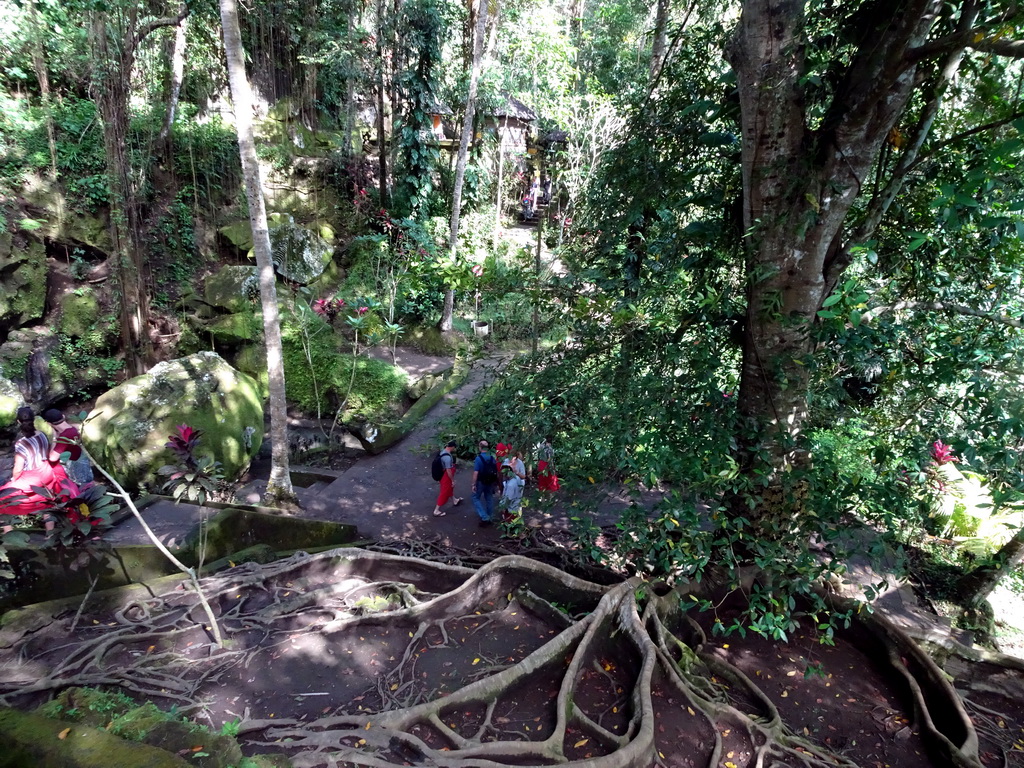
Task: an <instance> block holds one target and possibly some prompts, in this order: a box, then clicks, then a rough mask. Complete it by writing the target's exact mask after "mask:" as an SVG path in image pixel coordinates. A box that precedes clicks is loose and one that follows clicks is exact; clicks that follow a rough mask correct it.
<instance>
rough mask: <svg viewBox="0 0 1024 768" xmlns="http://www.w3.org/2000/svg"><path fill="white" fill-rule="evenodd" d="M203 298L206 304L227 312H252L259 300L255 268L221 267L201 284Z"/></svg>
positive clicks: (258, 285)
mask: <svg viewBox="0 0 1024 768" xmlns="http://www.w3.org/2000/svg"><path fill="white" fill-rule="evenodd" d="M203 298H204V299H205V301H206V303H207V304H210V305H211V306H214V307H219V308H220V309H226V310H227V311H228V312H252V311H253V310H254V309H255V308H257V307H258V304H259V298H260V284H259V279H258V276H257V272H256V267H247V266H234V265H229V266H226V267H221V268H220V269H218V270H217V271H216V272H214V273H213V274H212V275H210V276H209V277H207V278H206V280H205V282H204V283H203Z"/></svg>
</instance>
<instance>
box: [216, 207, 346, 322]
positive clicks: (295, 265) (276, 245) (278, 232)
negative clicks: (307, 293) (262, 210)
mask: <svg viewBox="0 0 1024 768" xmlns="http://www.w3.org/2000/svg"><path fill="white" fill-rule="evenodd" d="M267 224H268V226H269V228H270V253H271V259H272V260H273V262H274V269H275V270H276V271H277V273H278V274H279V275H281V276H282V277H284V278H286V279H288V280H291V281H292V282H294V283H299V284H300V285H308V284H309V283H312V282H313V281H315V280H316V279H317V278H319V277H320V276H321V275H322V274H323V273H324V270H325V269H327V268H328V266H329V265H330V264H331V259H332V256H333V253H334V246H333V245H332V243H333V241H334V228H333V227H331V225H330V224H328V223H327V222H324V221H320V220H317V221H315V222H314V223H313V224H311V225H310V226H308V227H307V226H303V225H301V224H298V223H296V221H295V217H294V216H292V215H291V214H288V213H272V214H270V216H269V217H268V220H267ZM219 231H220V234H221V235H222V236H223V237H224V238H226V239H227V240H228V241H229V242H230V243H231V244H232V245H234V246H235V247H236V248H238V249H239V250H240V251H244V252H245V253H247V254H248V255H249V257H250V258H253V252H252V249H253V238H252V227H251V225H250V224H249V222H248V221H238V222H235V223H234V224H228V225H227V226H224V227H221V228H220V230H219ZM246 269H248V270H252V275H253V277H252V279H251V284H250V282H246V283H245V285H244V286H243V285H237V284H232V283H230V282H229V283H228V284H227V285H223V286H222V285H221V283H222V281H224V280H225V279H227V277H229V276H230V275H231V274H232V273H233V272H236V271H239V270H246ZM255 270H256V268H255V267H243V266H234V267H224V268H222V269H221V270H219V271H218V273H217V275H221V273H225V272H226V273H227V274H226V275H222V276H221V277H219V278H218V277H217V275H214V276H211V277H210V278H208V279H207V285H208V288H207V296H206V300H207V301H208V302H209V303H210V304H213V305H214V306H223V307H226V308H227V309H230V310H231V311H237V307H236V306H232V305H228V304H226V303H224V302H225V300H226V299H227V298H230V297H232V296H239V295H246V294H245V293H243V289H244V290H245V291H247V292H248V295H250V296H254V297H255V298H256V299H258V298H259V283H258V282H256V277H255V275H256V271H255ZM235 280H236V281H239V280H240V279H239V278H235ZM211 282H212V283H213V286H214V287H215V288H216V293H215V294H214V295H212V296H211V293H210V287H209V286H210V284H211ZM252 286H254V288H253V287H252ZM214 299H216V300H214Z"/></svg>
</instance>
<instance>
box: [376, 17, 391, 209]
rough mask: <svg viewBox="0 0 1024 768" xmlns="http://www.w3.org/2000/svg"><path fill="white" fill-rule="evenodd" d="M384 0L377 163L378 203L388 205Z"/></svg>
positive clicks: (379, 31)
mask: <svg viewBox="0 0 1024 768" xmlns="http://www.w3.org/2000/svg"><path fill="white" fill-rule="evenodd" d="M386 96H387V90H386V87H385V84H384V0H377V163H378V173H379V174H380V205H381V207H382V208H387V207H388V156H387V148H386V142H385V137H384V101H385V99H386Z"/></svg>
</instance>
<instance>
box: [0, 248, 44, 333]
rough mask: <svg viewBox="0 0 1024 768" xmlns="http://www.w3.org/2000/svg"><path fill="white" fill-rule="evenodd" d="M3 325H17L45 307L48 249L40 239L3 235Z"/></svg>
mask: <svg viewBox="0 0 1024 768" xmlns="http://www.w3.org/2000/svg"><path fill="white" fill-rule="evenodd" d="M0 271H2V272H3V275H4V279H3V281H2V282H0V327H7V328H16V327H18V326H21V325H24V324H25V323H28V322H31V321H33V320H38V319H40V318H41V317H42V316H43V313H44V311H45V309H46V272H47V267H46V248H45V247H44V246H43V244H42V243H41V242H40V241H38V240H34V239H33V240H28V241H23V240H21V238H17V239H15V238H13V237H12V235H11V234H10V233H9V232H8V233H4V234H2V235H0Z"/></svg>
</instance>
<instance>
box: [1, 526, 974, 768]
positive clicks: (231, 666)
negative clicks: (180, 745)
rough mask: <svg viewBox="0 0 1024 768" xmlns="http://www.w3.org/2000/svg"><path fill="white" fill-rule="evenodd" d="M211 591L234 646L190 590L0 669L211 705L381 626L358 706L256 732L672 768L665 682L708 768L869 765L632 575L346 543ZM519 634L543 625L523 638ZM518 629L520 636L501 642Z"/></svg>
mask: <svg viewBox="0 0 1024 768" xmlns="http://www.w3.org/2000/svg"><path fill="white" fill-rule="evenodd" d="M426 552H430V554H431V555H432V556H433V557H436V558H437V559H442V558H441V557H440V555H441V553H440V552H439V551H438V550H437V549H435V548H434V547H433V545H432V544H430V543H427V544H424V545H421V546H420V548H419V549H418V553H420V554H424V553H426ZM447 559H451V554H450V553H449V555H448V558H447ZM455 559H458V557H457V556H456V558H455ZM202 588H203V591H204V593H205V594H206V595H207V598H208V601H209V603H210V604H211V605H212V606H213V608H214V610H215V611H216V612H217V613H218V621H219V623H220V625H221V627H222V629H223V632H224V634H225V638H226V639H227V640H228V641H229V642H228V643H227V644H226V647H225V648H223V649H221V648H217V647H216V646H215V645H214V644H213V642H212V637H206V638H203V639H201V641H200V642H196V637H197V635H196V624H195V622H196V621H197V620H199V621H201V620H202V611H201V608H198V607H197V605H198V604H197V601H196V597H195V594H194V593H192V592H190V591H186V590H184V589H175V590H172V591H171V592H168V593H166V594H162V595H157V596H155V597H151V598H146V599H137V600H132V601H129V602H126V603H125V604H124V605H123V606H121V607H119V608H118V609H117V610H116V611H114V612H113V613H112V614H107V615H106V617H105V620H104V621H101V622H99V623H96V622H97V621H99V620H98V619H93V621H94V623H93V624H92V625H91V626H82V627H81V628H80V629H79V631H78V634H77V636H76V638H75V639H74V640H73V641H71V640H69V641H68V642H67V643H66V644H65V645H64V646H63V647H56V646H55V644H54V643H53V642H52V637H51V636H48V635H46V633H45V632H39V633H33V632H29V631H26V632H25V633H24V635H23V636H22V637H21V639H20V640H19V641H18V642H16V643H14V645H13V646H12V648H11V649H8V658H10V659H12V661H13V663H10V664H7V665H0V701H2V702H3V703H11V704H14V703H18V702H19V701H26V700H29V699H31V698H32V695H33V694H39V693H42V692H46V691H54V690H56V689H59V688H63V687H66V686H69V685H117V686H119V687H121V688H123V689H126V690H128V691H130V692H133V693H135V694H137V695H139V696H144V697H147V698H152V699H157V700H162V699H167V700H171V701H175V702H180V704H181V706H182V708H186V709H187V708H188V707H198V706H201V705H202V703H203V697H204V695H205V694H206V692H208V691H209V690H211V686H214V685H217V684H220V683H221V682H222V681H223V680H227V679H229V678H230V679H234V680H236V681H237V679H239V678H240V676H241V677H244V676H245V675H247V674H252V675H255V674H256V673H255V670H254V668H255V667H259V666H260V665H262V664H266V663H269V661H268V659H271V660H272V659H274V658H276V655H275V654H277V653H278V651H280V652H284V649H285V648H287V647H288V646H289V644H291V643H295V642H297V640H299V639H301V638H316V639H317V642H318V643H319V644H320V645H319V646H318V647H322V648H326V649H337V650H338V652H344V653H348V654H352V653H353V652H358V651H360V650H366V649H365V648H363V649H361V648H360V643H358V642H356V638H358V639H359V640H360V641H363V640H364V639H365V638H367V637H369V636H370V635H371V634H373V633H377V634H376V635H374V636H375V637H376V638H377V640H376V641H375V645H374V646H373V647H374V648H379V649H381V653H380V659H379V660H378V659H376V658H374V659H373V661H372V663H373V664H374V665H375V666H374V667H373V669H374V670H375V671H374V673H373V674H374V677H372V679H370V684H369V686H368V687H367V688H366V689H365V691H364V692H363V693H362V694H360V695H358V696H355V695H354V696H352V697H351V701H343V702H342V703H341V704H340V705H339V706H335V707H333V708H328V710H325V712H328V713H327V714H325V715H324V716H320V717H317V718H315V719H312V720H309V719H304V717H303V718H299V717H292V718H288V717H277V718H272V719H271V718H262V719H258V718H252V717H246V718H245V719H244V721H243V722H242V723H241V725H240V735H241V737H242V739H243V740H244V741H246V742H247V743H248V744H250V745H251V746H253V747H266V748H268V749H273V750H274V751H279V750H281V749H286V750H287V751H288V752H289V753H290V754H291V756H292V758H293V762H294V764H295V765H296V766H308V767H309V768H313V767H314V766H326V765H344V766H354V765H359V766H368V767H370V768H384V767H385V766H386V767H388V768H390V767H391V766H397V765H405V764H409V763H417V764H425V765H431V766H438V767H439V768H477V767H479V768H484V767H487V768H493V767H495V766H504V765H554V764H567V765H570V766H573V767H574V768H647V767H648V766H652V765H657V764H666V763H665V762H664V760H663V758H661V757H659V747H658V731H657V728H656V725H657V712H658V707H659V706H662V707H663V706H665V705H664V703H663V696H664V694H663V693H662V694H658V696H657V697H656V695H655V686H656V684H657V685H658V686H660V687H661V690H662V691H665V690H669V691H670V692H672V693H673V695H675V696H678V697H679V698H680V699H681V700H682V703H681V704H680V705H677V706H680V707H681V708H682V710H684V711H686V710H688V711H689V712H690V714H691V715H692V716H693V718H695V720H694V722H701V723H703V726H702V727H704V728H705V730H706V731H708V732H709V733H710V734H711V735H712V741H713V743H712V744H711V745H710V746H709V747H707V748H706V750H705V752H703V753H702V754H701V755H700V756H699V759H700V760H702V761H705V764H706V765H707V766H708V768H718V767H719V766H720V765H722V764H723V761H724V760H725V757H726V756H725V754H724V751H725V749H726V747H725V746H724V744H725V742H724V736H723V735H724V734H730V733H731V734H732V736H730V738H731V739H733V742H731V743H735V740H736V739H737V738H741V743H742V745H743V747H742V749H743V751H744V752H745V754H747V755H748V756H749V759H748V760H745V761H744V763H745V764H747V765H752V766H758V767H759V768H760V767H764V766H772V765H786V766H802V768H857V763H856V762H854V761H853V760H852V759H850V758H849V757H847V756H844V755H841V754H837V753H836V752H834V751H832V750H830V749H829V748H828V746H827V745H825V744H822V743H819V742H817V741H815V740H814V739H813V738H810V737H809V736H807V735H806V730H805V732H804V733H805V735H803V736H801V735H800V734H798V733H796V732H795V731H794V729H793V728H791V727H790V726H789V725H787V723H786V722H785V719H784V717H783V715H782V714H781V713H780V710H779V709H778V707H777V706H776V703H775V702H774V701H773V700H772V698H771V696H770V695H769V694H768V693H766V692H765V691H764V690H762V688H761V687H760V686H759V685H758V684H757V683H756V682H755V681H754V680H752V679H751V678H750V677H749V676H748V675H746V674H745V673H744V672H743V671H741V670H740V669H739V668H737V667H735V666H733V665H732V664H730V663H729V662H727V661H726V660H725V659H724V658H723V657H721V656H719V655H717V654H715V653H713V652H711V651H710V650H709V649H708V647H707V638H706V637H705V636H704V634H703V632H702V631H701V629H700V627H699V626H697V625H696V624H695V623H694V622H693V621H692V620H690V619H689V618H688V617H687V616H686V615H685V614H683V613H682V612H681V611H680V608H679V602H680V601H679V594H678V593H676V592H673V593H669V594H668V595H665V596H663V597H658V596H655V595H653V594H652V590H651V589H649V588H647V587H646V585H643V584H642V583H641V582H640V581H638V580H636V579H633V580H629V581H625V582H621V583H618V584H614V585H612V586H607V585H601V584H596V583H593V582H589V581H584V580H581V579H577V578H574V577H572V576H570V575H568V574H566V573H565V572H564V571H562V570H560V569H558V568H556V567H553V566H551V565H547V564H544V563H540V562H537V561H535V560H532V559H527V558H524V557H517V556H510V557H501V558H496V559H493V560H491V561H490V562H488V563H486V564H483V565H482V566H481V567H479V568H477V569H471V568H466V567H464V566H462V565H460V564H455V563H444V562H432V561H428V560H424V559H419V558H411V557H401V556H394V555H388V554H383V553H381V552H371V551H365V550H351V549H345V550H336V551H334V552H327V553H321V554H318V555H314V556H309V555H305V554H299V555H295V556H293V557H291V558H288V559H287V560H282V561H278V562H275V563H270V564H267V565H257V564H254V563H249V564H245V565H242V566H239V567H237V568H233V569H231V570H229V571H226V572H223V573H221V574H218V575H216V576H213V577H210V578H207V579H205V580H204V581H203V583H202ZM837 607H838V608H840V609H843V610H845V609H847V608H848V607H849V606H846V605H845V604H842V605H840V604H838V603H837ZM88 618H89V617H88V615H87V616H86V619H88ZM857 620H858V622H859V623H860V624H861V625H862V626H863V627H864V629H865V630H866V631H867V632H869V633H870V635H871V636H872V637H874V638H877V641H878V645H879V649H880V650H881V651H882V652H883V654H884V657H885V658H886V659H887V661H888V663H889V664H890V665H891V667H892V669H893V670H894V671H896V672H897V673H898V674H899V675H900V677H901V679H902V680H903V681H904V683H905V686H906V690H907V693H908V696H909V697H910V699H911V701H912V702H913V704H914V707H915V717H916V720H917V721H918V724H919V726H920V728H921V729H922V731H923V732H924V733H925V735H926V738H927V739H928V740H929V743H930V744H932V745H933V746H935V747H937V748H938V749H939V750H941V752H942V754H943V755H944V757H945V762H946V764H948V765H952V766H958V767H961V768H966V767H967V766H970V767H971V768H979V766H980V763H979V762H978V757H977V750H978V740H977V734H976V733H975V731H974V729H973V727H972V726H971V721H970V718H969V717H968V716H967V712H966V710H965V709H964V707H963V705H962V704H961V703H960V700H959V698H958V697H957V696H956V694H955V692H954V691H953V689H952V687H951V686H950V685H949V684H948V682H946V681H945V679H944V678H943V676H942V674H941V672H940V671H939V670H938V668H937V667H935V665H934V664H933V663H932V662H931V661H930V659H929V658H928V657H927V655H925V654H924V653H923V652H921V651H920V649H919V648H918V647H917V645H916V644H915V643H913V641H912V640H911V639H910V638H909V637H908V636H907V635H906V634H905V633H903V632H901V631H900V630H898V629H896V628H895V627H893V626H892V625H891V624H890V623H888V622H886V621H885V620H884V619H882V618H880V617H877V616H870V615H868V614H863V615H859V616H858V619H857ZM519 622H524V624H525V623H529V625H530V626H531V627H532V626H536V627H542V628H544V629H545V631H544V632H542V633H539V635H538V634H537V633H534V634H533V635H531V636H530V637H531V638H532V639H530V640H529V642H525V641H524V642H522V643H519V644H517V643H516V642H515V641H516V640H518V638H517V637H516V632H515V630H519ZM83 623H86V622H83ZM513 625H514V626H513ZM55 631H58V632H59V631H60V628H59V627H58V628H56V630H55ZM48 637H49V639H50V642H49V644H47V643H46V642H45V641H46V640H47V638H48ZM503 637H507V639H508V642H507V643H506V644H501V643H498V644H497V645H494V638H499V639H500V638H503ZM487 640H490V641H491V645H487V644H486V642H485V641H487ZM367 642H368V641H367ZM468 643H479V647H480V648H485V649H489V650H481V651H479V652H478V656H477V657H476V658H475V659H474V660H473V661H472V662H471V663H468V662H467V668H466V669H464V670H461V673H462V674H461V677H460V682H461V685H460V686H459V687H455V688H454V689H449V688H445V687H444V683H443V682H440V681H439V680H438V679H437V678H436V677H434V676H432V675H431V674H430V672H428V670H429V669H430V668H431V667H430V663H429V661H430V659H431V658H436V657H432V656H431V655H430V654H432V653H435V654H436V653H439V652H453V651H455V650H458V649H459V648H463V649H464V648H465V647H466V646H467V644H468ZM365 644H366V643H364V645H365ZM11 651H13V654H12V653H11ZM329 652H331V653H333V652H334V651H333V650H330V651H329ZM261 654H262V655H261ZM369 658H370V657H369V656H366V657H365V658H364V661H365V660H366V659H369ZM366 663H367V664H369V663H370V662H369V661H366ZM367 668H369V667H367ZM666 684H667V685H668V686H669V687H668V688H666ZM524 692H525V695H532V696H533V699H532V702H533V703H532V704H531V706H533V707H535V708H536V709H537V711H536V714H538V715H540V714H543V716H544V718H543V729H544V732H543V734H542V733H541V726H537V725H535V724H531V723H532V721H525V720H522V719H517V717H516V716H515V713H516V712H517V711H518V708H519V707H520V701H519V700H518V697H519V696H520V695H524ZM301 695H319V694H315V693H313V694H301ZM541 702H546V703H541ZM656 702H657V703H656ZM246 707H247V705H246ZM543 707H547V710H546V712H541V711H540V709H541V708H543ZM936 708H941V709H942V711H943V712H945V713H946V714H945V715H944V716H943V717H942V718H941V720H940V722H941V726H940V725H937V724H936V722H935V720H936V719H935V718H933V717H932V714H931V713H932V712H933V711H935V709H936ZM950 712H952V713H953V715H952V716H950V715H949V714H948V713H950ZM529 714H531V715H533V714H534V711H533V710H531V711H530V713H529ZM534 720H537V721H539V720H541V718H540V717H536V718H534ZM730 754H731V752H730Z"/></svg>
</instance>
